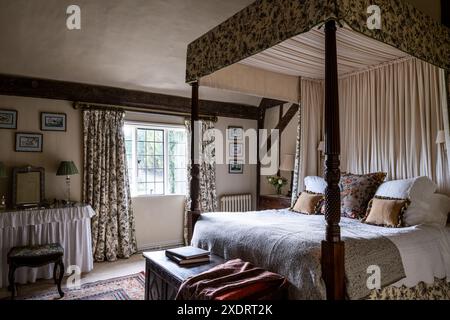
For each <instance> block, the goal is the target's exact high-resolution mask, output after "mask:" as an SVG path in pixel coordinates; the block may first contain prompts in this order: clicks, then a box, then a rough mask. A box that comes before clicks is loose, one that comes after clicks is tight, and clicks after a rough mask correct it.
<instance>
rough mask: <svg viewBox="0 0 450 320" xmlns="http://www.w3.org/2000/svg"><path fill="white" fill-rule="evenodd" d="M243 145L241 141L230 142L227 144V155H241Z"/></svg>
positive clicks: (242, 153)
mask: <svg viewBox="0 0 450 320" xmlns="http://www.w3.org/2000/svg"><path fill="white" fill-rule="evenodd" d="M243 147H244V145H243V144H242V143H230V145H229V151H228V152H229V156H230V157H242V156H243V155H244V152H243Z"/></svg>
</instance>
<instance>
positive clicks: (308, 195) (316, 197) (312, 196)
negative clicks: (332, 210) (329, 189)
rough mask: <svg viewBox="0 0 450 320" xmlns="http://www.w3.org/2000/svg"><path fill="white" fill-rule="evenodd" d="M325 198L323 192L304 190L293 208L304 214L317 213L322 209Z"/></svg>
mask: <svg viewBox="0 0 450 320" xmlns="http://www.w3.org/2000/svg"><path fill="white" fill-rule="evenodd" d="M323 198H324V197H323V194H319V193H312V192H302V193H300V195H299V196H298V199H297V201H296V202H295V205H294V207H293V208H292V210H293V211H296V212H300V213H304V214H316V213H318V212H319V211H320V207H321V204H322V200H323Z"/></svg>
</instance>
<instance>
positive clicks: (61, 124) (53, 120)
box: [41, 112, 67, 131]
mask: <svg viewBox="0 0 450 320" xmlns="http://www.w3.org/2000/svg"><path fill="white" fill-rule="evenodd" d="M66 120H67V116H66V114H65V113H50V112H41V131H66V130H67V126H66Z"/></svg>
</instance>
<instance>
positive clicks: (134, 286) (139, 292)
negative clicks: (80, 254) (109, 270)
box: [16, 272, 145, 300]
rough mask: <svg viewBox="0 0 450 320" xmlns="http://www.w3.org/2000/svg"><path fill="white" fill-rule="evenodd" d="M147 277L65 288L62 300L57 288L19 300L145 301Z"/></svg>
mask: <svg viewBox="0 0 450 320" xmlns="http://www.w3.org/2000/svg"><path fill="white" fill-rule="evenodd" d="M144 285H145V276H144V273H143V272H140V273H136V274H131V275H127V276H124V277H119V278H112V279H108V280H101V281H97V282H91V283H86V284H83V285H81V287H80V288H79V289H75V288H74V289H67V288H63V291H64V293H65V295H64V297H63V298H62V299H61V298H60V297H59V294H58V291H57V290H56V286H55V287H54V288H52V289H48V290H46V291H43V292H40V293H39V294H35V295H30V296H27V297H20V296H19V297H17V298H16V299H17V300H143V299H144V288H145V287H144Z"/></svg>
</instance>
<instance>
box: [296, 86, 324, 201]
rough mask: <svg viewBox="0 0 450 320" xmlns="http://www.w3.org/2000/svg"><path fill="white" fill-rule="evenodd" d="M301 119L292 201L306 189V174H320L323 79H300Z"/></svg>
mask: <svg viewBox="0 0 450 320" xmlns="http://www.w3.org/2000/svg"><path fill="white" fill-rule="evenodd" d="M300 93H301V103H300V121H299V130H298V135H299V136H298V137H297V148H296V150H297V156H296V164H295V171H294V186H298V188H297V189H295V187H294V190H293V191H294V192H293V197H292V202H294V201H295V198H296V196H297V195H298V193H299V192H301V191H302V190H303V189H304V184H303V180H304V178H305V177H306V176H310V175H312V176H315V175H318V173H319V172H320V171H319V165H320V163H319V158H320V154H319V152H318V150H317V147H318V145H319V142H320V141H321V140H322V137H323V134H322V131H323V112H324V87H323V81H316V80H309V79H304V78H302V79H301V81H300Z"/></svg>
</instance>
